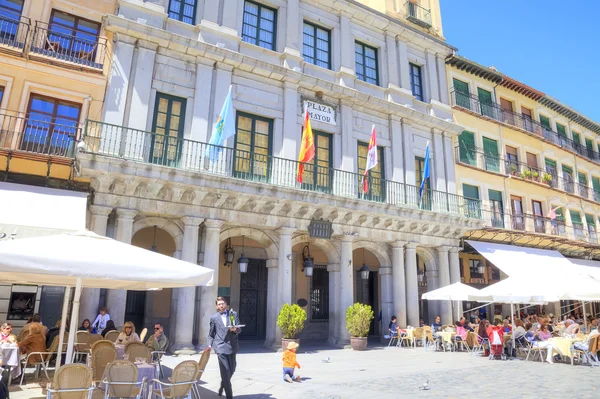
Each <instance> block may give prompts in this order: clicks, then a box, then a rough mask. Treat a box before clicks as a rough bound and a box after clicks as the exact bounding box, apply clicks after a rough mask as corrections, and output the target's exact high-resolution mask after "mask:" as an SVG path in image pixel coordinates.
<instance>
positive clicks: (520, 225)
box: [510, 195, 525, 231]
mask: <svg viewBox="0 0 600 399" xmlns="http://www.w3.org/2000/svg"><path fill="white" fill-rule="evenodd" d="M510 207H511V211H512V228H513V229H514V230H521V231H523V230H525V219H524V217H523V199H522V198H521V197H517V196H516V195H511V196H510Z"/></svg>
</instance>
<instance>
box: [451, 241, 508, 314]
mask: <svg viewBox="0 0 600 399" xmlns="http://www.w3.org/2000/svg"><path fill="white" fill-rule="evenodd" d="M459 252H460V248H459V247H453V248H450V283H452V284H454V283H458V282H460V257H459V256H458V255H459V254H458V253H459ZM509 313H510V312H509ZM462 315H463V308H462V302H461V301H454V318H455V319H456V320H460V318H461V317H462Z"/></svg>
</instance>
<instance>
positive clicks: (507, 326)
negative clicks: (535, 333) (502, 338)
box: [502, 319, 512, 334]
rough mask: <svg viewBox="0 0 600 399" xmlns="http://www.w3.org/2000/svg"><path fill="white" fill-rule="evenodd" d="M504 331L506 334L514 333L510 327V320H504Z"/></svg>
mask: <svg viewBox="0 0 600 399" xmlns="http://www.w3.org/2000/svg"><path fill="white" fill-rule="evenodd" d="M502 330H503V331H504V333H505V334H507V333H510V332H512V326H511V325H510V321H509V320H508V319H504V321H503V322H502Z"/></svg>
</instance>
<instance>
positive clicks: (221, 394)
mask: <svg viewBox="0 0 600 399" xmlns="http://www.w3.org/2000/svg"><path fill="white" fill-rule="evenodd" d="M219 396H223V387H221V388H219Z"/></svg>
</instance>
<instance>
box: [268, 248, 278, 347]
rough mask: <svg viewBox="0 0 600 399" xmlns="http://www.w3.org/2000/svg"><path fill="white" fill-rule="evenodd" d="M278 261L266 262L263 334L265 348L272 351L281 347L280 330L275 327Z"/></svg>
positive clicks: (269, 260) (270, 260)
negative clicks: (265, 325) (264, 326)
mask: <svg viewBox="0 0 600 399" xmlns="http://www.w3.org/2000/svg"><path fill="white" fill-rule="evenodd" d="M278 263H279V262H278V260H277V259H268V260H267V273H268V275H267V328H266V332H265V348H267V349H272V348H276V347H278V346H280V345H281V330H280V329H279V327H277V315H278V314H279V297H278V296H279V290H278V287H279V275H278V270H277V266H278Z"/></svg>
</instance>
